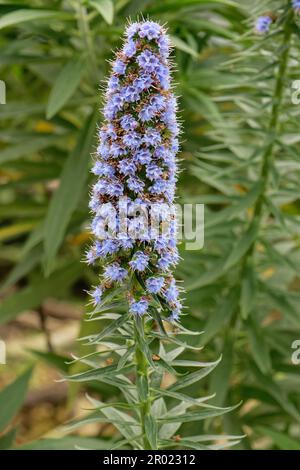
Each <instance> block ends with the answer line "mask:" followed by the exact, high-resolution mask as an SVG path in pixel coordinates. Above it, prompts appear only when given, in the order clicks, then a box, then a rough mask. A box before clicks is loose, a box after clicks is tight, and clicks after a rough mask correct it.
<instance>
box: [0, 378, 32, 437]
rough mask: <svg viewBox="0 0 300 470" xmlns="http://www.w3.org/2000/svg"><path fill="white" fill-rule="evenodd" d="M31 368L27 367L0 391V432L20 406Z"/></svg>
mask: <svg viewBox="0 0 300 470" xmlns="http://www.w3.org/2000/svg"><path fill="white" fill-rule="evenodd" d="M31 373H32V369H28V370H27V371H26V372H24V373H23V374H22V375H20V377H18V378H17V379H16V380H15V381H14V382H13V383H11V384H10V385H8V386H7V387H6V388H4V389H3V390H1V392H0V408H1V414H0V432H2V431H3V430H4V429H5V428H6V426H7V425H8V424H9V422H10V421H11V420H12V419H13V418H14V416H15V415H16V413H17V412H18V411H19V409H20V408H21V406H22V404H23V401H24V398H25V395H26V392H27V388H28V383H29V380H30V377H31Z"/></svg>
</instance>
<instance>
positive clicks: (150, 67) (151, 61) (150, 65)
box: [137, 49, 160, 73]
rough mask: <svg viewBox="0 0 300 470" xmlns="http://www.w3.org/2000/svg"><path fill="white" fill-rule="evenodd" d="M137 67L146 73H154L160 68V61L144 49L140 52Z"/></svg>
mask: <svg viewBox="0 0 300 470" xmlns="http://www.w3.org/2000/svg"><path fill="white" fill-rule="evenodd" d="M137 62H138V64H139V66H140V67H141V68H142V69H144V70H145V71H146V72H150V73H151V72H155V70H156V69H158V67H159V66H160V61H159V59H158V58H157V57H156V55H154V54H153V53H152V52H150V51H149V50H148V49H146V50H145V51H144V52H142V53H141V54H140V55H139V56H138V59H137Z"/></svg>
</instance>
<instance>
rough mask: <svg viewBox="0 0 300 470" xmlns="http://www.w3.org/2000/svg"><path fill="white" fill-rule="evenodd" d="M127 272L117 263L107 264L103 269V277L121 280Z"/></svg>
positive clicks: (110, 279)
mask: <svg viewBox="0 0 300 470" xmlns="http://www.w3.org/2000/svg"><path fill="white" fill-rule="evenodd" d="M127 274H128V273H127V270H126V269H124V268H121V266H120V265H119V264H118V263H112V264H109V265H107V266H106V267H105V269H104V277H105V278H106V279H108V280H109V281H122V280H123V279H124V278H125V277H126V276H127Z"/></svg>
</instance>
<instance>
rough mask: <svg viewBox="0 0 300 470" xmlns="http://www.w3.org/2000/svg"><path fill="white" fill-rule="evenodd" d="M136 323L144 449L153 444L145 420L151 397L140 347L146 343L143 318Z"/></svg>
mask: <svg viewBox="0 0 300 470" xmlns="http://www.w3.org/2000/svg"><path fill="white" fill-rule="evenodd" d="M136 321H137V323H139V324H138V325H137V324H135V326H134V334H135V361H136V385H137V393H138V400H139V408H140V422H141V429H142V434H143V448H144V450H151V449H153V446H152V445H151V443H150V441H149V439H148V437H147V436H148V433H147V429H146V426H147V424H146V423H147V421H148V422H149V421H150V420H151V398H150V384H149V362H148V359H147V357H146V355H145V353H144V351H143V349H142V347H141V344H142V342H143V343H144V344H146V340H145V330H144V326H145V324H144V318H137V319H136Z"/></svg>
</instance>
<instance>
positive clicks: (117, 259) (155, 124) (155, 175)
mask: <svg viewBox="0 0 300 470" xmlns="http://www.w3.org/2000/svg"><path fill="white" fill-rule="evenodd" d="M125 37H126V39H125V42H124V45H123V47H122V49H121V50H120V51H119V52H117V54H116V58H115V61H114V62H113V64H112V72H111V76H110V78H109V80H108V83H107V90H106V94H105V97H106V103H105V105H104V107H103V114H104V122H103V125H102V127H101V129H100V131H99V140H100V141H99V145H98V148H97V152H96V159H95V162H94V166H93V170H92V171H93V173H94V175H96V177H97V178H98V180H97V181H96V183H95V185H94V187H93V190H92V195H91V200H90V208H91V210H92V211H93V212H94V214H95V215H94V219H93V220H92V223H91V228H92V232H93V234H94V236H95V237H96V242H95V244H94V246H92V247H91V248H90V250H89V252H88V253H87V261H88V263H89V264H92V263H95V262H97V261H98V260H100V261H101V262H102V264H103V275H102V280H101V282H100V286H99V289H95V290H94V291H93V293H92V297H93V302H94V304H98V303H99V302H100V301H101V299H102V298H104V297H105V295H106V292H107V291H111V290H113V289H114V288H115V287H116V286H124V290H125V291H126V296H127V299H128V301H129V311H130V312H131V313H132V314H133V315H144V314H146V313H148V314H150V315H151V309H153V308H156V309H157V302H160V304H161V308H160V311H161V314H162V316H163V317H164V318H169V319H171V320H177V319H178V318H179V314H180V310H181V304H180V301H179V298H178V297H179V290H178V288H177V287H176V282H175V279H174V277H173V275H172V269H173V267H174V266H175V265H176V263H177V262H178V259H179V256H178V251H177V248H176V220H175V216H174V194H175V184H176V179H177V165H176V160H175V156H176V153H177V151H178V148H179V142H178V132H179V126H178V123H177V120H176V108H177V105H176V99H175V97H174V95H173V92H172V89H171V74H170V65H169V62H168V58H169V52H170V46H169V39H168V36H167V34H166V31H165V29H164V28H163V27H162V26H161V25H159V24H157V23H155V22H153V21H143V22H139V23H132V24H130V25H129V26H128V28H127V29H126V32H125ZM124 199H125V201H124ZM106 205H109V206H108V208H107V209H106ZM157 205H162V206H164V208H163V210H162V214H163V215H162V219H163V220H161V221H159V222H158V230H156V231H155V230H152V227H151V229H150V227H149V220H148V219H147V217H146V218H145V217H144V216H145V214H142V215H139V216H137V215H136V212H137V211H136V210H135V207H136V206H139V211H140V212H142V213H143V212H144V210H146V212H147V211H148V215H149V214H151V210H152V213H154V212H155V220H159V218H157V214H156V212H157ZM154 206H155V211H154ZM120 207H121V208H122V211H120ZM166 207H167V210H166ZM103 208H104V209H105V210H104V211H103ZM123 211H125V212H126V215H125V220H124V218H122V219H121V212H122V213H123ZM168 216H169V230H167V231H161V230H160V229H161V227H162V222H163V221H164V222H165V220H166V219H167V218H168ZM109 217H114V220H113V221H111V220H108V219H109ZM104 226H109V228H110V230H111V231H114V234H113V235H112V234H111V233H110V237H109V239H105V236H104V235H105V234H104V232H105V230H104ZM121 229H122V230H123V231H121ZM153 233H154V234H155V236H153V235H152V234H153ZM154 297H155V300H154Z"/></svg>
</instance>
